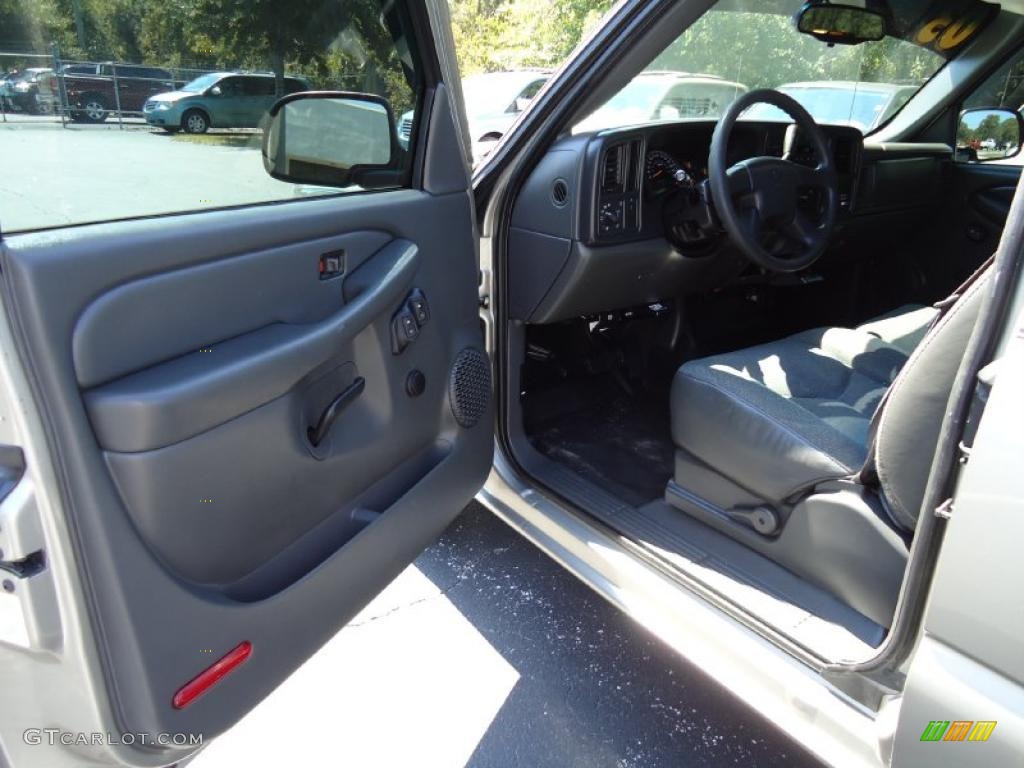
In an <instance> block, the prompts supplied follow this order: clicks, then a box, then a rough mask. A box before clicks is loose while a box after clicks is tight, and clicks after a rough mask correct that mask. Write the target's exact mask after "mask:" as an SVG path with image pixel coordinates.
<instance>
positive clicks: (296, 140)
mask: <svg viewBox="0 0 1024 768" xmlns="http://www.w3.org/2000/svg"><path fill="white" fill-rule="evenodd" d="M413 1H414V0H397V1H396V0H321V1H319V2H316V3H313V4H312V5H310V4H306V5H304V6H303V7H304V8H305V7H306V6H309V7H308V8H307V9H306V10H305V11H302V12H296V10H295V7H294V6H295V3H289V2H285V1H284V0H282V1H281V2H268V3H256V4H253V3H244V2H243V3H238V2H230V3H228V2H203V3H189V4H188V5H189V7H190V8H191V9H192V10H190V12H189V13H187V14H178V13H177V11H174V12H173V13H172V12H171V11H167V10H166V8H165V9H164V10H163V11H161V12H160V13H156V11H154V12H153V13H139V14H124V13H123V9H121V10H120V11H118V10H117V9H116V8H115V6H118V4H116V3H115V4H110V3H106V4H104V3H91V4H90V5H89V9H88V12H89V14H92V15H93V16H97V17H99V16H102V18H103V19H104V20H105V21H104V22H103V24H98V25H93V24H91V23H90V24H86V25H85V27H84V29H82V30H80V31H78V32H77V33H76V32H74V27H73V25H72V27H71V29H72V30H73V32H72V33H69V34H68V35H65V36H59V35H58V36H56V37H57V39H58V43H57V44H55V45H54V46H53V47H52V48H50V46H49V44H47V48H46V49H45V51H44V50H42V49H39V43H38V41H37V40H36V38H35V37H33V36H32V35H30V34H29V33H30V31H31V28H32V27H31V25H28V26H24V29H25V30H26V31H25V32H24V33H22V31H21V30H22V28H23V27H22V26H18V25H15V26H13V27H12V29H11V33H12V34H13V35H14V37H13V38H11V39H8V40H5V43H4V44H5V46H6V47H5V50H13V51H36V50H39V51H40V52H39V53H32V54H26V57H29V56H30V58H26V60H25V61H21V60H18V59H17V58H14V59H10V58H9V59H5V65H4V66H5V69H4V72H6V71H7V70H8V69H15V68H17V69H18V70H19V71H24V70H29V69H40V70H42V69H44V68H45V70H46V71H47V72H49V73H52V74H51V77H49V78H40V81H39V83H40V84H39V85H38V87H35V86H34V87H33V88H32V90H31V97H32V98H31V100H28V99H27V98H21V99H19V100H18V101H17V102H16V101H15V98H14V96H11V95H8V93H7V92H6V90H4V89H0V100H2V106H3V114H4V118H5V119H4V120H0V147H3V148H6V149H10V150H11V151H9V152H7V153H6V154H5V156H4V162H3V170H2V172H0V232H3V234H4V235H8V234H13V233H17V232H25V231H34V230H41V229H49V228H57V227H66V226H72V225H79V224H89V223H95V222H106V221H117V220H121V219H132V218H140V217H152V216H160V215H170V214H180V213H190V212H200V211H208V210H211V209H218V208H237V207H239V206H252V205H260V204H264V203H272V202H281V201H287V202H294V203H295V204H296V205H302V204H303V202H304V201H307V200H309V199H311V198H317V197H330V196H339V195H353V194H362V193H364V192H366V191H368V189H369V188H370V187H372V188H373V189H374V190H379V189H389V188H400V187H403V186H409V185H410V184H411V180H412V176H413V174H412V166H413V161H414V158H413V154H414V151H415V150H414V148H410V147H409V142H408V141H407V140H405V139H403V133H402V130H401V129H400V127H399V124H400V123H404V124H405V125H407V126H410V127H411V126H412V125H413V124H415V122H416V118H417V111H418V109H419V105H420V102H421V100H422V99H421V93H422V90H423V83H422V79H423V78H422V73H423V71H424V68H423V65H422V61H421V58H420V52H419V50H418V47H417V45H416V35H415V34H414V32H413V28H412V19H411V15H410V12H409V7H410V6H411V5H412V3H413ZM31 5H32V4H31V3H28V4H25V3H21V4H18V3H15V4H14V6H13V7H14V8H15V9H20V8H21V6H25V7H26V8H28V7H30V6H31ZM51 5H52V3H51ZM58 5H60V4H59V3H58ZM72 5H74V3H73V4H72ZM143 5H144V6H146V7H147V8H148V7H149V6H150V5H152V7H153V8H154V9H159V8H163V7H164V6H166V5H167V4H166V3H164V4H163V5H161V4H160V3H149V4H148V5H147V4H145V3H144V4H143ZM107 6H110V8H109V9H108V8H107ZM170 6H174V7H175V8H176V7H177V6H176V5H175V4H174V3H171V4H170ZM256 6H259V8H256ZM264 6H265V7H264ZM47 7H49V6H47ZM118 7H119V6H118ZM140 7H141V6H140ZM168 7H169V6H168ZM19 12H20V11H17V10H16V11H15V13H16V14H17V13H19ZM25 13H28V12H27V11H26V12H25ZM168 13H169V14H170V15H169V16H168V15H167V14H168ZM2 15H3V14H2V13H0V16H2ZM90 18H91V16H90ZM0 26H2V25H0ZM32 34H35V33H32ZM270 41H276V42H275V44H274V45H271V42H270ZM275 46H276V47H275ZM115 68H116V69H115ZM115 72H116V75H117V78H118V79H119V80H120V84H119V86H118V85H115V77H114V75H115ZM0 74H3V73H0ZM311 90H313V91H346V92H355V93H362V94H368V96H370V97H372V98H363V99H360V98H335V99H333V100H329V99H325V98H323V97H320V98H319V100H318V99H317V98H311V97H307V98H305V99H303V98H299V99H298V100H293V101H291V102H289V103H288V105H287V115H286V117H287V118H288V126H287V130H284V119H283V118H282V119H281V120H278V121H277V123H275V121H274V120H273V119H268V115H267V110H268V109H270V108H271V106H270V105H272V104H276V103H277V101H278V97H280V96H284V95H287V94H290V95H292V96H293V98H294V97H295V96H298V97H301V96H303V93H302V92H304V91H311ZM215 92H216V93H215ZM245 97H251V98H245ZM284 109H285V108H284V107H282V108H281V110H282V111H283V110H284ZM280 113H281V112H280V111H279V114H280ZM275 125H276V126H277V128H278V132H277V134H274V133H273V128H274V126H275ZM55 129H56V130H55ZM409 133H411V130H409V132H408V133H406V134H405V135H406V136H407V135H409ZM198 134H202V136H199V135H198ZM272 139H274V140H275V141H276V143H275V144H274V145H273V150H274V153H275V155H274V163H272V164H269V165H265V164H264V161H263V153H262V150H263V148H264V143H265V142H266V143H267V144H268V145H269V142H270V141H271V140H272Z"/></svg>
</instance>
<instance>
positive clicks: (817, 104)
mask: <svg viewBox="0 0 1024 768" xmlns="http://www.w3.org/2000/svg"><path fill="white" fill-rule="evenodd" d="M867 87H868V86H866V85H865V84H863V83H848V84H844V85H841V86H835V87H829V88H821V87H806V88H804V87H800V86H786V85H784V86H781V87H780V88H779V90H780V91H782V92H783V93H786V94H788V95H790V96H792V97H793V98H794V99H796V100H797V101H798V102H799V103H800V105H801V106H803V108H804V109H806V110H807V111H808V112H810V113H811V115H812V116H813V117H814V119H815V120H816V121H818V122H819V123H832V124H833V125H850V126H853V127H854V128H859V129H860V130H861V132H862V133H868V132H869V131H870V130H871V129H873V128H874V127H875V126H876V125H880V124H881V123H882V122H883V121H884V120H885V119H886V118H888V117H889V116H890V115H892V114H894V113H895V112H896V111H897V110H898V109H899V108H900V107H902V106H903V105H904V104H905V103H906V102H907V100H908V99H909V98H910V97H911V95H912V94H913V93H914V90H915V89H914V88H912V87H911V88H902V89H894V90H889V91H878V90H865V88H867ZM744 117H745V118H746V119H748V120H789V119H790V117H789V116H788V115H787V114H786V113H785V112H783V111H782V110H781V109H778V108H776V107H773V106H772V105H771V104H755V105H754V106H753V107H751V108H750V109H749V110H748V111H747V112H746V113H745V114H744Z"/></svg>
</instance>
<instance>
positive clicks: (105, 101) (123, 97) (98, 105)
mask: <svg viewBox="0 0 1024 768" xmlns="http://www.w3.org/2000/svg"><path fill="white" fill-rule="evenodd" d="M61 79H62V80H63V81H64V90H65V93H66V94H67V104H68V109H69V110H70V116H71V119H72V120H76V121H80V122H89V123H102V122H103V121H104V120H106V119H107V115H109V114H111V113H116V111H117V110H118V109H119V108H120V110H121V112H122V113H126V112H127V113H131V112H138V113H140V114H141V112H142V105H143V104H145V103H146V100H147V99H148V98H149V97H150V96H152V95H153V94H156V93H163V92H165V91H173V90H175V89H177V88H178V87H179V86H181V85H183V82H182V81H178V80H175V79H174V75H172V74H171V72H170V71H169V70H166V69H162V68H161V67H147V66H141V65H138V64H115V63H113V62H106V63H102V64H66V65H65V66H63V67H62V68H61ZM115 82H116V83H117V90H116V95H115V90H114V84H115Z"/></svg>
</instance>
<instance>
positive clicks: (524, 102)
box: [512, 96, 530, 114]
mask: <svg viewBox="0 0 1024 768" xmlns="http://www.w3.org/2000/svg"><path fill="white" fill-rule="evenodd" d="M528 106H530V99H528V98H526V97H525V96H519V97H518V98H516V100H515V101H514V102H512V111H513V112H515V113H517V114H518V113H519V112H522V111H523V110H525V109H526V108H527V107H528Z"/></svg>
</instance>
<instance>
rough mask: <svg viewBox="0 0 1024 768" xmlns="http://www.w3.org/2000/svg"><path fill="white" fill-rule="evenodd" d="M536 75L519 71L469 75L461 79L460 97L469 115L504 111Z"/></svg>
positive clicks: (536, 77)
mask: <svg viewBox="0 0 1024 768" xmlns="http://www.w3.org/2000/svg"><path fill="white" fill-rule="evenodd" d="M536 79H538V76H537V75H529V76H527V77H523V74H522V73H521V72H491V73H488V74H483V75H470V76H469V77H467V78H465V79H464V80H463V81H462V98H463V99H464V100H465V102H466V112H467V114H469V115H490V114H496V113H500V112H504V111H505V110H507V109H508V108H509V107H510V106H511V105H512V101H513V100H514V99H515V98H516V97H517V96H518V95H519V94H520V93H521V92H522V90H523V89H524V88H526V86H527V85H529V84H530V83H531V82H533V81H534V80H536Z"/></svg>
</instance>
